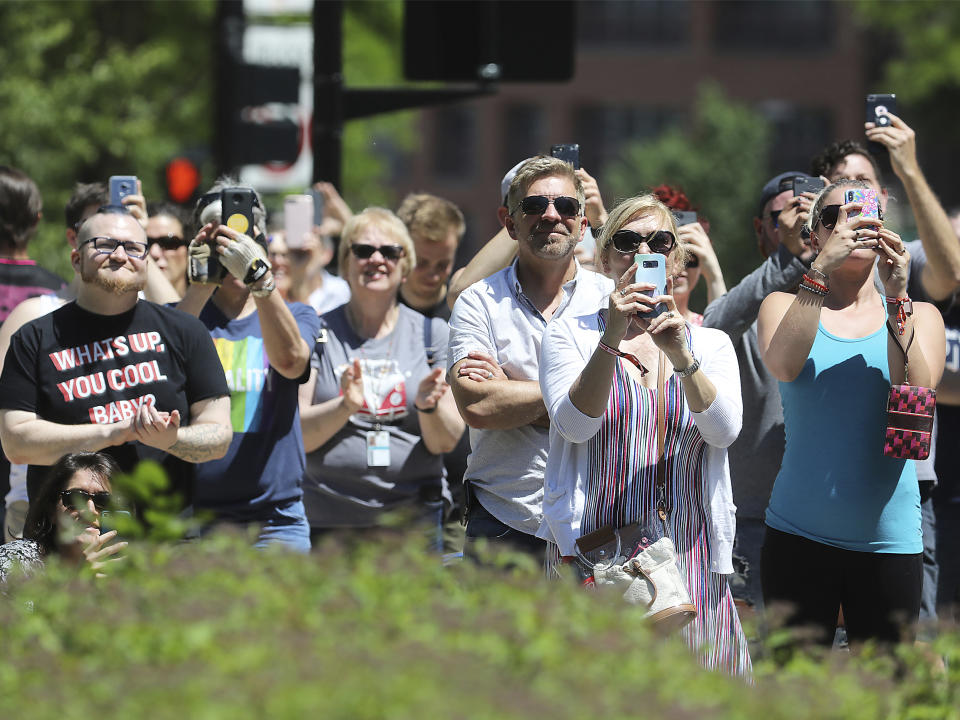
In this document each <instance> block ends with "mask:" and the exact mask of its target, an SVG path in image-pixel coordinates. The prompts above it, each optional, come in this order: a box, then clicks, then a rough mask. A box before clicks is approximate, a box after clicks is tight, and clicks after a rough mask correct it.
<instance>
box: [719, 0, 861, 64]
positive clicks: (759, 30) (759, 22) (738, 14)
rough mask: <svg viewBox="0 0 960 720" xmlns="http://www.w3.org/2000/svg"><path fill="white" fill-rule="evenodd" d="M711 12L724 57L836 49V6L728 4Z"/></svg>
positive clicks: (818, 0)
mask: <svg viewBox="0 0 960 720" xmlns="http://www.w3.org/2000/svg"><path fill="white" fill-rule="evenodd" d="M712 9H713V22H712V24H711V27H712V30H711V33H712V43H713V47H714V49H715V50H716V51H717V52H721V53H722V52H725V51H729V50H733V51H735V52H738V53H740V52H749V51H751V50H754V51H763V52H767V51H770V50H774V51H776V50H779V51H781V52H784V53H793V52H796V51H797V50H801V49H802V50H823V49H826V48H829V47H831V46H832V45H833V39H834V24H835V23H836V22H837V19H838V16H837V13H836V6H835V4H834V3H832V2H824V1H823V0H782V1H781V2H755V1H754V0H728V1H727V2H723V3H716V4H714V5H713V6H712ZM851 29H852V28H851Z"/></svg>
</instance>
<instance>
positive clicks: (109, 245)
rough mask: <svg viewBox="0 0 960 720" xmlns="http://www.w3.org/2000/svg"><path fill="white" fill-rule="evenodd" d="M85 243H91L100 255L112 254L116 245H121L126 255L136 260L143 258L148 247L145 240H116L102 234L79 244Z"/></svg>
mask: <svg viewBox="0 0 960 720" xmlns="http://www.w3.org/2000/svg"><path fill="white" fill-rule="evenodd" d="M87 243H93V249H94V250H96V251H97V253H99V254H100V255H113V253H114V252H115V251H116V249H117V248H118V247H120V246H123V251H124V252H125V253H126V254H127V257H131V258H134V259H137V260H142V259H143V258H145V257H146V256H147V252H148V251H149V249H150V248H149V247H147V244H146V243H145V242H140V241H139V240H117V239H116V238H112V237H106V236H104V235H100V236H97V237H92V238H89V239H88V240H84V241H83V242H82V243H80V245H86V244H87Z"/></svg>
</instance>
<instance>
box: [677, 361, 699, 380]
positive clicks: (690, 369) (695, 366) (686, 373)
mask: <svg viewBox="0 0 960 720" xmlns="http://www.w3.org/2000/svg"><path fill="white" fill-rule="evenodd" d="M699 369H700V361H699V360H697V359H696V358H694V359H693V362H692V363H690V364H689V365H688V366H687V367H685V368H683V370H677V369H676V368H674V369H673V372H674V374H675V375H676V376H677V377H682V378H685V377H690V376H691V375H693V374H694V373H695V372H696V371H697V370H699Z"/></svg>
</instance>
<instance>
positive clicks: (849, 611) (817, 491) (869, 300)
mask: <svg viewBox="0 0 960 720" xmlns="http://www.w3.org/2000/svg"><path fill="white" fill-rule="evenodd" d="M847 189H860V190H863V191H867V190H869V186H868V185H866V184H865V183H863V182H860V181H857V180H841V181H839V182H837V183H834V184H833V185H831V186H830V187H828V188H826V189H824V190H823V191H822V192H821V193H820V195H819V196H818V197H817V199H816V201H815V203H814V206H813V209H812V211H811V213H810V218H809V220H808V229H809V230H810V242H811V245H812V246H813V249H814V250H815V251H817V252H818V253H819V254H818V255H817V258H816V259H815V260H814V261H813V263H812V264H811V265H810V271H809V274H808V275H804V277H803V282H802V283H801V284H800V288H799V290H798V291H797V293H796V295H790V294H787V293H779V292H778V293H772V294H771V295H769V296H767V298H766V299H765V300H764V301H763V305H762V306H761V307H760V315H759V319H758V335H759V339H760V352H761V354H762V356H763V362H764V363H765V364H766V366H767V367H768V368H769V369H770V372H771V373H772V374H773V375H774V376H775V377H776V378H777V379H778V380H779V381H780V395H781V397H782V399H783V416H784V422H785V426H786V440H787V442H786V448H785V451H784V455H783V461H782V464H781V467H780V472H779V474H778V475H777V479H776V482H775V483H774V486H773V492H772V493H771V495H770V502H769V505H768V506H767V512H766V524H767V529H766V537H765V540H764V544H763V551H762V562H763V597H764V603H765V604H766V605H767V607H770V604H771V603H772V602H781V603H783V604H784V605H787V606H789V607H790V613H791V614H790V615H789V616H788V617H787V623H788V624H789V625H791V626H810V627H813V628H814V629H815V631H816V632H817V633H818V635H819V637H818V638H817V639H818V641H819V642H821V643H823V644H825V645H828V646H829V645H830V644H831V643H832V641H833V636H834V628H835V626H836V621H837V611H838V610H839V609H840V607H841V605H842V606H843V617H844V621H845V624H846V628H847V633H848V635H849V637H850V640H851V642H858V641H864V640H868V639H873V640H880V641H883V642H897V641H898V640H900V634H901V631H902V630H903V629H904V628H909V627H910V626H912V625H913V624H914V623H915V622H916V621H917V616H918V612H919V609H920V588H921V582H922V577H923V555H922V553H923V544H922V541H921V530H920V495H919V490H918V487H917V475H916V471H915V469H914V461H912V460H904V459H897V458H894V457H888V456H887V455H886V454H885V453H884V436H885V428H886V424H887V400H888V396H889V393H890V388H891V385H900V384H904V383H906V382H907V369H906V368H905V365H909V384H910V385H914V386H923V387H927V388H935V387H936V386H937V383H938V382H939V381H940V375H941V374H942V372H943V365H944V358H945V349H944V343H945V341H944V329H943V320H942V318H941V317H940V313H939V312H937V310H936V308H935V307H933V306H932V305H929V304H927V303H919V302H918V303H911V302H910V300H909V298H907V270H908V267H909V262H910V255H909V253H908V252H907V249H906V247H905V246H904V243H903V241H902V240H901V239H900V236H899V235H897V234H896V233H894V232H892V231H891V230H890V229H889V228H887V227H884V223H883V221H882V219H877V218H876V216H873V217H867V216H866V213H861V211H862V210H863V208H864V206H863V204H862V203H858V202H847V201H846V193H845V192H844V191H845V190H847ZM878 258H879V266H878V263H877V260H878ZM875 267H876V268H877V269H876V270H875ZM875 275H877V276H878V277H879V279H880V282H881V283H882V285H883V291H884V292H883V294H881V293H880V292H878V290H877V287H876V285H875V282H874V276H875ZM884 295H885V296H886V297H884ZM907 361H909V362H907Z"/></svg>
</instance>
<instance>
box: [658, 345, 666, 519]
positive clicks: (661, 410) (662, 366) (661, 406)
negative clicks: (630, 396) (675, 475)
mask: <svg viewBox="0 0 960 720" xmlns="http://www.w3.org/2000/svg"><path fill="white" fill-rule="evenodd" d="M659 356H660V360H659V367H658V368H657V515H659V516H660V521H661V522H662V523H663V524H664V527H666V523H667V460H666V457H665V453H664V448H663V444H664V441H665V439H666V436H667V393H666V389H665V385H666V377H665V376H666V374H667V362H666V356H665V355H664V354H663V353H662V352H660V353H659Z"/></svg>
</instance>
